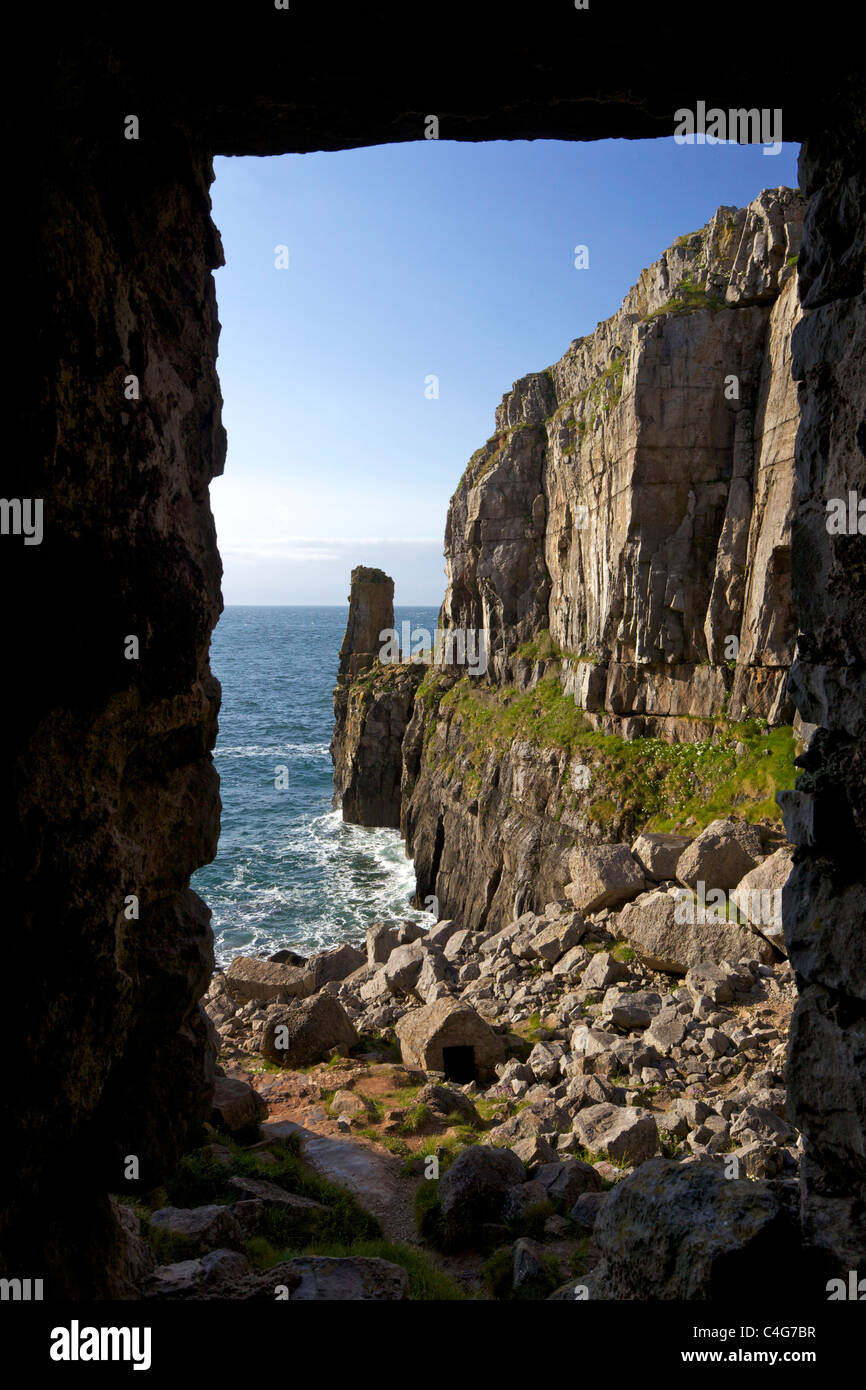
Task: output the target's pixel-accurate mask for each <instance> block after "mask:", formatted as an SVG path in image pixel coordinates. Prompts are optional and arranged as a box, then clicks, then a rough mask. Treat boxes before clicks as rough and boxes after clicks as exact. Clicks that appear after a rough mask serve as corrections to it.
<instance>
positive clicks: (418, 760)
mask: <svg viewBox="0 0 866 1390" xmlns="http://www.w3.org/2000/svg"><path fill="white" fill-rule="evenodd" d="M801 225H802V200H801V199H800V196H799V194H797V193H795V192H792V191H791V190H789V189H776V190H770V191H765V192H764V193H762V194H761V195H760V197H758V198H757V199H756V200H755V201H754V202H753V203H752V204H751V205H750V206H749V207H748V208H746V209H734V208H726V207H725V208H720V209H719V210H718V211H717V212H716V214H715V216H714V217H713V218H712V219H711V220H710V222H709V223H708V224H707V226H706V227H704V228H703V229H702V230H701V231H699V232H695V233H693V234H691V235H689V236H685V237H681V238H680V239H679V241H678V242H677V243H676V244H675V245H674V246H672V247H670V248H669V249H668V250H667V251H666V252H665V253H664V255H663V256H662V257H661V258H660V260H658V261H657V262H656V263H655V264H654V265H653V266H651V267H650V268H649V269H648V270H644V271H643V272H642V273H641V276H640V278H639V280H638V283H637V284H636V285H635V286H634V288H633V289H632V290H631V291H630V292H629V293H628V295H627V296H626V298H625V300H624V302H623V305H622V307H621V308H620V310H619V311H618V312H617V313H616V314H615V315H614V316H613V317H612V318H611V319H608V320H607V321H606V322H604V323H601V324H599V326H598V327H597V329H596V330H595V332H594V333H593V334H591V335H589V336H588V337H586V338H582V339H579V340H577V341H575V342H574V343H572V345H571V347H570V348H569V351H568V352H567V353H566V354H565V356H564V357H562V358H561V359H560V361H559V362H557V363H556V364H555V365H554V366H553V367H552V368H550V369H549V370H547V371H544V372H540V373H535V374H533V375H530V376H527V377H525V378H523V379H522V380H521V381H519V382H517V383H516V384H515V386H514V387H513V389H512V391H511V392H510V393H509V394H508V395H506V396H505V397H504V399H503V401H502V404H501V405H500V406H499V408H498V410H497V412H496V432H495V434H494V435H493V436H492V437H491V439H490V440H488V442H487V444H486V445H485V446H484V448H482V449H480V450H478V452H477V453H476V454H474V455H473V457H472V459H471V460H470V463H469V466H468V467H467V469H466V472H465V473H464V475H463V478H462V479H461V481H460V484H459V486H458V488H457V491H456V493H455V495H454V497H453V499H452V501H451V504H450V507H449V513H448V522H447V527H446V534H445V553H446V562H447V574H448V588H447V593H446V596H445V601H444V604H443V607H442V614H441V622H442V625H443V626H445V627H450V628H468V629H471V628H484V629H486V630H487V633H488V645H489V664H488V670H487V674H486V677H483V678H480V679H473V678H470V677H469V676H468V675H466V674H465V673H464V672H462V671H461V670H460V669H459V668H456V667H454V666H452V667H450V668H448V669H446V670H438V671H436V670H433V671H431V672H429V673H426V674H425V672H424V671H423V670H419V669H418V668H417V667H415V668H410V667H405V666H404V667H389V668H382V667H379V666H378V665H377V664H376V663H375V662H366V663H363V664H364V667H365V675H364V677H363V678H357V677H356V678H355V680H354V682H350V681H349V678H348V677H347V678H346V680H345V681H344V684H343V687H342V690H341V689H339V688H338V693H337V699H336V701H335V712H336V716H337V731H336V733H335V739H334V748H335V750H336V751H335V785H336V795H337V797H338V798H339V797H340V796H342V800H343V808H344V816H345V817H346V819H350V820H357V821H360V822H362V823H365V824H388V825H395V824H399V825H400V827H401V830H402V832H403V835H404V837H405V840H406V848H407V852H408V853H409V854H411V855H412V856H413V857H414V860H415V868H416V873H417V878H418V893H419V900H420V899H423V898H425V897H426V896H427V895H429V894H433V895H435V896H436V897H437V899H438V902H439V910H440V913H442V914H447V915H449V916H450V915H454V916H459V917H460V918H461V920H462V921H463V923H464V925H465V926H467V927H473V928H477V927H487V928H488V929H491V928H493V927H494V926H495V925H502V924H503V922H505V921H507V920H509V919H510V917H511V916H514V915H517V914H519V913H520V912H523V911H526V910H538V909H540V908H541V907H542V906H543V904H544V903H545V902H548V901H550V900H553V899H556V898H557V897H559V896H561V895H562V890H563V888H564V884H565V881H566V878H567V869H566V866H565V861H564V852H565V851H566V850H567V849H568V848H569V847H571V846H573V845H574V844H575V843H576V842H586V841H590V842H592V841H604V840H618V839H623V838H628V837H630V836H632V835H633V834H635V833H636V832H637V831H638V830H639V829H641V828H642V826H643V825H644V824H646V822H647V820H648V819H650V818H651V817H655V818H656V822H657V826H658V828H662V825H663V823H664V821H665V818H666V817H670V816H672V815H673V814H674V812H677V811H682V808H683V807H685V808H686V809H685V811H682V817H681V818H682V819H683V820H686V821H688V812H689V809H690V808H695V809H697V808H699V807H700V805H701V803H702V801H705V800H707V799H709V797H710V796H711V795H713V794H714V793H715V791H716V789H717V787H718V786H720V785H723V786H731V788H732V791H731V796H732V799H733V800H734V801H738V800H745V801H747V802H748V803H749V804H750V807H751V808H752V813H753V814H754V816H755V818H756V819H758V820H763V821H765V822H776V823H778V820H779V812H778V809H777V808H776V806H775V803H774V801H773V795H774V792H775V789H776V787H777V786H778V785H780V784H781V785H785V786H790V785H791V780H781V781H780V778H781V775H782V770H783V769H784V770H785V771H786V772H787V773H788V774H791V773H792V769H791V768H790V737H788V741H787V744H786V745H785V747H783V744H784V735H783V733H782V730H781V728H779V733H778V735H777V736H776V739H777V741H776V742H772V743H771V742H768V739H770V737H771V735H772V731H773V729H774V728H777V727H778V726H782V725H785V724H786V723H788V724H789V723H790V721H791V717H792V709H791V706H790V704H789V701H788V698H787V693H786V688H787V677H788V671H789V667H790V664H791V661H792V658H793V645H794V637H795V625H794V620H793V615H792V607H791V595H790V563H789V558H790V531H791V522H792V516H793V509H794V497H795V476H794V462H793V459H794V440H795V435H796V431H797V425H798V409H797V398H796V388H795V385H794V383H793V382H792V380H791V370H790V341H791V332H792V329H793V326H794V324H795V323H796V321H797V319H798V317H799V312H800V311H799V302H798V298H797V281H796V272H795V269H794V266H795V262H796V258H797V253H798V250H799V245H800V233H801ZM353 592H354V590H353ZM383 625H386V624H383ZM352 626H353V621H352V618H351V615H350V627H352ZM347 641H348V634H347ZM422 676H423V677H424V678H423V680H422V679H421V677H422ZM749 719H751V720H752V721H753V723H752V724H750V725H746V726H745V727H743V726H742V725H741V726H740V727H739V728H738V729H737V730H736V731H734V730H733V729H732V724H733V723H734V722H735V721H744V720H749ZM754 721H757V722H754ZM636 741H637V742H636ZM683 744H689V745H693V748H694V752H693V754H684V753H683V750H682V745H683ZM786 750H787V751H786ZM768 755H769V761H767V757H768ZM684 756H685V757H686V759H687V761H686V762H684V761H683V757H684ZM786 759H787V762H786ZM398 763H401V764H402V775H401V784H400V789H399V796H398V795H397V794H396V788H395V783H394V768H395V766H396V765H397V764H398ZM774 779H775V780H774ZM383 784H387V788H388V792H387V794H386V795H385V796H383V792H382V787H383ZM743 787H745V788H746V790H741V788H743ZM768 829H769V825H768Z"/></svg>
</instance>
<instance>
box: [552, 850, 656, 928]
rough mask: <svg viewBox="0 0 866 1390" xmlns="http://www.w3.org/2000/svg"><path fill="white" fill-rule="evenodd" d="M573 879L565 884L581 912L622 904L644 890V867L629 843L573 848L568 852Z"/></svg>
mask: <svg viewBox="0 0 866 1390" xmlns="http://www.w3.org/2000/svg"><path fill="white" fill-rule="evenodd" d="M568 869H569V873H570V874H571V882H570V883H567V884H566V885H565V893H566V896H567V897H568V899H569V901H570V902H572V903H574V906H575V907H576V908H577V910H578V912H582V913H587V912H595V911H597V910H598V909H599V908H601V907H618V906H619V905H620V903H626V902H629V900H630V899H631V898H636V897H637V895H638V893H642V892H643V890H644V888H645V887H646V883H645V880H644V874H643V870H642V869H641V867H640V865H639V864H638V862H637V860H636V859H635V857H634V855H633V854H632V852H631V850H630V849H629V847H628V845H593V846H591V847H589V848H587V849H576V850H572V851H571V852H570V854H569V856H568Z"/></svg>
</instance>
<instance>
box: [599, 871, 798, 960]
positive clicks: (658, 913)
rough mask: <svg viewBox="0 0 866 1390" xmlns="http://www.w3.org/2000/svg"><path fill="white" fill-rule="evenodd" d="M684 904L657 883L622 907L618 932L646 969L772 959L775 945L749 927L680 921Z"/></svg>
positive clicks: (722, 923)
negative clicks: (650, 889)
mask: <svg viewBox="0 0 866 1390" xmlns="http://www.w3.org/2000/svg"><path fill="white" fill-rule="evenodd" d="M683 908H684V903H683V902H682V901H678V900H677V899H676V898H675V897H674V895H673V893H665V892H664V891H662V890H660V889H656V890H655V892H652V893H645V894H643V895H642V896H641V897H640V898H638V899H637V901H636V902H633V903H627V904H626V906H625V907H624V908H623V909H622V911H621V912H620V914H619V917H618V918H617V932H618V933H621V934H622V935H623V936H624V937H625V939H626V941H628V944H629V945H630V946H631V947H632V949H633V950H634V952H635V954H636V955H637V956H638V958H639V959H640V961H641V962H642V964H643V965H645V966H646V967H647V968H648V969H650V970H664V971H667V972H668V973H669V974H671V975H685V973H686V971H687V970H688V969H689V968H690V967H691V966H693V965H699V964H701V963H702V962H705V961H708V962H718V961H722V960H732V959H733V960H739V959H740V958H741V957H744V958H746V959H751V960H759V961H763V962H764V963H768V962H769V961H771V960H772V959H773V949H772V947H771V946H770V945H769V943H768V942H767V941H765V940H764V939H763V937H761V936H759V935H758V934H757V932H754V931H753V930H752V928H751V927H745V926H739V925H738V924H737V923H736V922H728V921H721V922H715V921H707V922H700V921H694V922H689V921H688V920H686V921H678V920H677V919H678V918H682V917H684V916H686V913H685V912H684V911H683ZM692 915H693V916H697V914H696V913H693V914H692ZM585 979H586V972H584V981H585Z"/></svg>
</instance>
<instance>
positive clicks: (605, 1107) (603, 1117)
mask: <svg viewBox="0 0 866 1390" xmlns="http://www.w3.org/2000/svg"><path fill="white" fill-rule="evenodd" d="M574 1132H575V1134H576V1135H577V1137H578V1139H579V1140H580V1142H581V1144H582V1145H583V1147H584V1148H585V1149H588V1150H589V1152H590V1153H598V1154H603V1155H604V1156H605V1157H606V1158H610V1159H613V1160H625V1162H627V1163H643V1162H644V1161H645V1160H646V1159H648V1158H652V1156H653V1154H656V1153H658V1146H659V1135H658V1130H657V1128H656V1122H655V1116H654V1115H653V1114H652V1113H651V1112H650V1111H649V1110H644V1109H643V1108H642V1107H641V1106H639V1105H627V1106H626V1105H611V1104H609V1103H608V1102H604V1103H602V1104H601V1105H590V1106H588V1107H587V1108H586V1109H585V1110H579V1111H578V1112H577V1114H576V1115H575V1117H574Z"/></svg>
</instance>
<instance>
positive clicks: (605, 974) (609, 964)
mask: <svg viewBox="0 0 866 1390" xmlns="http://www.w3.org/2000/svg"><path fill="white" fill-rule="evenodd" d="M628 977H629V975H628V967H627V966H625V965H623V963H622V961H619V960H617V959H616V957H615V956H612V955H611V953H610V951H596V953H595V955H594V956H593V957H592V959H591V960H590V962H589V965H588V966H587V967H586V969H585V970H584V972H583V974H582V975H581V977H580V983H581V984H582V985H583V987H584V989H602V990H605V989H608V988H609V986H610V985H614V984H616V983H617V981H618V980H627V979H628Z"/></svg>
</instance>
